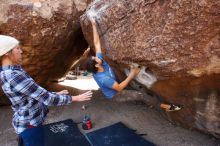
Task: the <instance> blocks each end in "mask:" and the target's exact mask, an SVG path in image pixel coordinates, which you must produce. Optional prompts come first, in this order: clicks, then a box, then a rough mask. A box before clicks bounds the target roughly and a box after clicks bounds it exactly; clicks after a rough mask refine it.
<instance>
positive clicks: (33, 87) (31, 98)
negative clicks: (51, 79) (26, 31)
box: [0, 65, 72, 134]
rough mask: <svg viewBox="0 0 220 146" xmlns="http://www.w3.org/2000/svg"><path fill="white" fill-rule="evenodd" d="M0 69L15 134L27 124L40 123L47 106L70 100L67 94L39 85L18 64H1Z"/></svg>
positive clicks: (0, 78) (69, 101)
mask: <svg viewBox="0 0 220 146" xmlns="http://www.w3.org/2000/svg"><path fill="white" fill-rule="evenodd" d="M0 71H1V72H0V84H1V86H2V89H3V91H4V93H5V94H6V95H7V96H8V98H9V99H10V101H11V103H12V106H11V107H12V109H13V111H14V115H13V119H12V125H13V127H14V129H15V131H16V133H17V134H19V133H21V132H23V131H24V130H25V129H27V126H28V125H33V126H39V125H41V124H42V123H43V121H44V119H45V117H46V115H47V113H48V108H47V106H51V105H67V104H70V103H71V102H72V98H71V96H69V95H58V94H56V93H55V92H48V91H47V90H45V89H44V88H42V87H40V86H39V85H38V84H36V83H35V82H34V80H33V79H32V78H31V77H30V76H29V75H27V73H26V72H25V71H24V70H23V69H22V68H21V66H19V65H9V66H3V67H1V68H0Z"/></svg>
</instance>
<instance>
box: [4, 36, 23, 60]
mask: <svg viewBox="0 0 220 146" xmlns="http://www.w3.org/2000/svg"><path fill="white" fill-rule="evenodd" d="M18 44H19V41H18V40H17V39H15V38H13V37H10V36H6V35H0V56H3V55H5V54H6V53H8V52H9V51H10V50H12V49H13V48H14V47H16V46H17V45H18Z"/></svg>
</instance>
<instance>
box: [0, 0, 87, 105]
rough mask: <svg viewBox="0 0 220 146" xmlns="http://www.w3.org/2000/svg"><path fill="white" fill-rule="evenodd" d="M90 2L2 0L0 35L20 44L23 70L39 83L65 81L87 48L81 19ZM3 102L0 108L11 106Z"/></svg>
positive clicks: (74, 0) (1, 99)
mask: <svg viewBox="0 0 220 146" xmlns="http://www.w3.org/2000/svg"><path fill="white" fill-rule="evenodd" d="M88 3H89V1H88V0H32V1H30V0H7V1H5V0H0V8H1V9H0V34H5V35H11V36H14V37H16V38H17V39H18V40H20V41H21V45H22V48H23V67H24V68H25V70H26V71H27V72H28V73H29V74H30V75H31V77H33V78H34V79H35V80H36V81H37V82H38V83H40V84H41V85H43V84H44V83H46V81H48V80H56V79H58V78H60V77H62V76H63V75H64V74H65V73H66V71H67V70H68V69H69V68H70V67H71V65H72V64H73V62H74V61H75V60H76V59H77V58H79V57H80V56H81V55H82V54H83V52H84V50H85V49H86V48H87V42H86V41H85V39H84V37H83V34H82V31H81V27H80V23H79V17H80V15H81V14H82V13H83V12H84V11H85V9H86V7H87V5H88ZM6 99H7V98H0V104H8V101H5V100H6Z"/></svg>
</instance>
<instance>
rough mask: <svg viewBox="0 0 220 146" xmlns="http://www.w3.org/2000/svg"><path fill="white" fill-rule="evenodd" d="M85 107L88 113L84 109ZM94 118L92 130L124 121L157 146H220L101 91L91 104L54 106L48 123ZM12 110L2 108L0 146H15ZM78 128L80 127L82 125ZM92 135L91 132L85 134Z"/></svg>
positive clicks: (218, 143) (136, 104) (157, 115)
mask: <svg viewBox="0 0 220 146" xmlns="http://www.w3.org/2000/svg"><path fill="white" fill-rule="evenodd" d="M82 105H86V106H87V108H86V110H82V109H81V107H82ZM85 114H88V115H90V116H91V119H92V122H93V126H94V128H93V129H92V130H90V131H93V130H96V129H99V128H102V127H105V126H108V125H111V124H113V123H116V122H119V121H122V122H123V123H124V124H125V125H127V126H128V127H130V128H132V129H136V130H137V132H138V133H140V134H143V133H146V134H147V135H146V136H144V138H146V139H147V140H149V141H151V142H153V143H155V144H156V145H158V146H220V140H219V139H216V138H214V137H212V136H210V135H205V134H203V133H200V132H198V131H190V130H187V129H183V128H181V127H178V126H175V125H173V124H172V123H170V122H169V121H167V120H166V119H165V118H164V117H163V116H162V114H161V113H160V112H159V111H156V110H155V109H152V108H149V107H147V106H146V105H144V104H141V103H139V102H138V103H137V102H121V103H118V102H113V101H108V100H106V99H105V98H104V97H103V95H102V94H101V93H100V91H96V92H95V93H94V96H93V99H92V100H91V102H84V103H73V104H71V105H69V106H62V107H51V108H50V113H49V114H48V117H47V120H46V122H45V123H51V122H57V121H60V120H65V119H69V118H71V119H73V120H74V121H75V122H80V121H82V119H83V116H84V115H85ZM11 118H12V110H11V109H10V107H0V123H1V124H0V146H16V145H17V141H16V137H17V136H16V134H15V133H14V130H13V128H12V127H11ZM79 128H81V127H80V125H79ZM81 131H82V132H83V133H85V132H90V131H83V130H82V129H81Z"/></svg>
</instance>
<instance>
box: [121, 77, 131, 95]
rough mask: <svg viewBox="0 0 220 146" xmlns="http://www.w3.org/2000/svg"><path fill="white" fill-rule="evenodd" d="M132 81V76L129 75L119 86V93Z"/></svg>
mask: <svg viewBox="0 0 220 146" xmlns="http://www.w3.org/2000/svg"><path fill="white" fill-rule="evenodd" d="M132 79H133V76H131V75H129V76H128V77H127V78H126V79H125V80H124V81H123V82H121V83H120V84H119V91H122V90H123V89H124V88H125V87H127V86H128V84H129V82H130V81H131V80H132Z"/></svg>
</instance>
